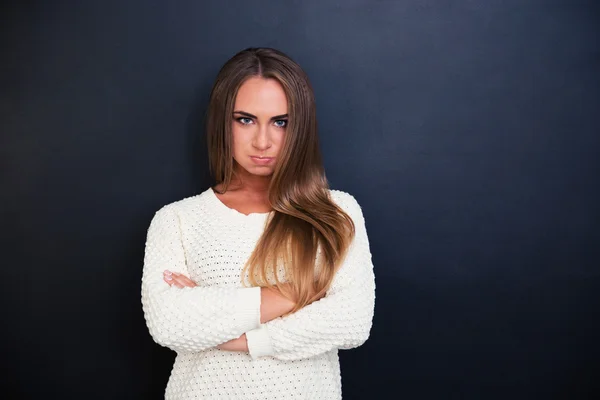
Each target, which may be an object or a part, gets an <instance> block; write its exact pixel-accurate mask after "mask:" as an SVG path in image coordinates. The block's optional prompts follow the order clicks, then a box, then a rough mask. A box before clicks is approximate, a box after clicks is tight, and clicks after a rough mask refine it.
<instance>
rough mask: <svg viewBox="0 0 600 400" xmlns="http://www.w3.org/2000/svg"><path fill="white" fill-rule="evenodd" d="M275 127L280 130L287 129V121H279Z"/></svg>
mask: <svg viewBox="0 0 600 400" xmlns="http://www.w3.org/2000/svg"><path fill="white" fill-rule="evenodd" d="M275 126H277V127H279V128H285V127H286V126H287V121H286V120H285V119H279V120H277V121H275Z"/></svg>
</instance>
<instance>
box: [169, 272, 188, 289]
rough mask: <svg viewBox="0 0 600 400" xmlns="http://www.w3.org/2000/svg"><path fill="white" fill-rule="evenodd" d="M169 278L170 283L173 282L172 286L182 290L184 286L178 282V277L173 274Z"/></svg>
mask: <svg viewBox="0 0 600 400" xmlns="http://www.w3.org/2000/svg"><path fill="white" fill-rule="evenodd" d="M171 278H173V280H172V281H171V282H173V285H175V286H176V287H178V288H180V289H182V288H183V287H184V286H185V285H184V284H183V283H182V282H181V281H180V280H179V277H178V276H176V275H175V274H173V275H172V276H171Z"/></svg>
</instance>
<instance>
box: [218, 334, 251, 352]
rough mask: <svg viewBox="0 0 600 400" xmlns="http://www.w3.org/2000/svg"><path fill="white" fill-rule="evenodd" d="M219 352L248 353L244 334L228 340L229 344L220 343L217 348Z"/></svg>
mask: <svg viewBox="0 0 600 400" xmlns="http://www.w3.org/2000/svg"><path fill="white" fill-rule="evenodd" d="M217 349H219V350H227V351H244V352H248V341H247V340H246V334H245V333H244V334H243V335H242V336H240V337H239V338H237V339H233V340H230V341H229V342H225V343H222V344H220V345H218V346H217Z"/></svg>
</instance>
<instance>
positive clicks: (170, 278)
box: [165, 275, 173, 281]
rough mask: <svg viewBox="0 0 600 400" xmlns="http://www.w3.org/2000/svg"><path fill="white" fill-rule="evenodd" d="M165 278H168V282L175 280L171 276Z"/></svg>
mask: <svg viewBox="0 0 600 400" xmlns="http://www.w3.org/2000/svg"><path fill="white" fill-rule="evenodd" d="M165 278H166V279H167V280H168V281H172V280H173V277H172V276H169V275H167V276H166V277H165Z"/></svg>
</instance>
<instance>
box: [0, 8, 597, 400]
mask: <svg viewBox="0 0 600 400" xmlns="http://www.w3.org/2000/svg"><path fill="white" fill-rule="evenodd" d="M0 15H1V24H0V26H1V27H0V32H1V36H0V44H1V53H0V54H1V62H0V85H1V86H0V88H1V91H0V132H1V141H0V163H1V164H0V165H1V168H2V169H1V172H2V174H1V179H2V180H1V182H0V184H1V196H0V198H1V202H2V203H1V205H0V210H1V216H2V221H1V232H2V238H1V239H2V240H1V243H2V248H1V254H2V258H1V260H2V261H1V264H2V272H3V275H4V276H3V279H2V290H1V298H2V311H3V312H2V314H1V315H2V317H1V320H2V327H1V328H0V332H1V334H0V335H1V337H0V339H1V343H2V349H1V350H2V354H1V357H0V358H1V360H2V361H1V366H2V378H1V382H2V392H0V397H2V398H6V399H41V398H54V397H56V398H61V399H160V398H162V395H163V391H164V387H165V385H166V382H167V379H168V376H169V372H170V369H171V366H172V362H173V359H174V355H175V353H173V352H171V351H170V350H168V349H165V348H162V347H160V346H158V345H157V344H155V343H154V342H153V341H152V339H151V337H150V335H149V333H148V331H147V328H146V325H145V322H144V319H143V314H142V309H141V302H140V283H141V282H140V278H141V271H142V258H143V251H144V242H145V234H146V229H147V228H148V225H149V223H150V219H151V217H152V215H153V214H154V212H155V211H156V210H157V209H159V208H160V207H161V206H162V205H164V204H167V203H170V202H172V201H176V200H178V199H181V198H183V197H187V196H190V195H194V194H197V193H199V192H200V191H203V190H205V189H206V188H207V187H208V184H209V183H210V181H209V180H208V174H207V159H206V150H205V147H204V146H205V144H204V141H203V140H204V139H203V116H204V112H205V109H206V105H207V101H208V95H209V90H210V87H211V85H212V82H213V80H214V78H215V76H216V73H217V71H218V70H219V68H220V67H221V65H222V64H223V63H224V62H225V61H226V60H227V59H228V58H229V57H231V56H232V55H233V54H235V53H236V52H237V51H239V50H241V49H243V48H246V47H249V46H270V47H276V48H278V49H280V50H282V51H284V52H286V53H288V54H289V55H290V56H291V57H292V58H294V59H295V60H296V61H297V62H298V63H299V64H300V65H301V66H302V67H303V68H304V69H305V70H306V71H307V73H308V74H309V76H310V78H311V80H312V82H313V85H314V87H315V91H316V96H317V105H318V116H319V126H320V135H321V146H322V150H323V153H324V158H325V165H326V170H327V174H328V178H329V180H330V182H331V185H332V187H333V188H336V189H341V190H345V191H348V192H350V193H352V194H353V195H354V196H355V197H356V198H357V200H358V201H359V203H360V204H361V205H362V208H363V212H364V215H365V218H366V220H367V229H368V232H369V238H370V241H371V249H372V253H373V259H374V264H375V269H376V271H375V272H376V276H377V303H376V315H375V319H374V326H373V330H372V333H371V338H370V339H369V341H368V342H367V343H366V344H365V345H364V346H362V347H361V348H359V349H355V350H351V351H345V352H341V354H340V357H341V362H342V376H343V387H344V399H348V400H349V399H450V398H453V399H509V398H510V399H548V398H552V399H591V398H600V397H599V396H600V389H599V379H600V372H599V371H600V345H599V341H598V340H599V339H598V338H599V335H600V327H599V322H598V319H599V316H600V313H599V303H600V301H599V289H600V272H599V266H600V250H599V248H600V234H599V228H598V223H599V222H600V215H599V214H600V211H599V208H600V207H599V204H600V189H599V176H598V172H600V168H599V167H600V161H599V159H598V156H599V151H600V124H599V121H598V118H599V117H598V112H599V111H600V45H599V39H600V35H599V33H600V27H599V26H600V5H599V4H598V2H597V1H577V0H563V1H558V0H556V1H551V0H547V1H543V0H512V1H511V0H505V1H499V0H486V1H469V0H457V1H442V0H439V1H433V0H426V1H424V0H421V1H417V0H413V1H409V0H406V1H374V0H359V1H334V0H327V1H323V0H320V1H254V2H249V1H228V2H225V1H222V2H221V1H211V2H204V1H192V0H188V1H173V2H169V1H166V0H165V1H157V0H153V1H148V0H145V1H142V0H129V1H116V0H110V1H106V0H104V1H79V2H75V1H71V2H67V1H62V2H60V1H54V2H42V1H22V2H16V1H13V2H9V3H4V4H3V6H2V10H1V14H0Z"/></svg>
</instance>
